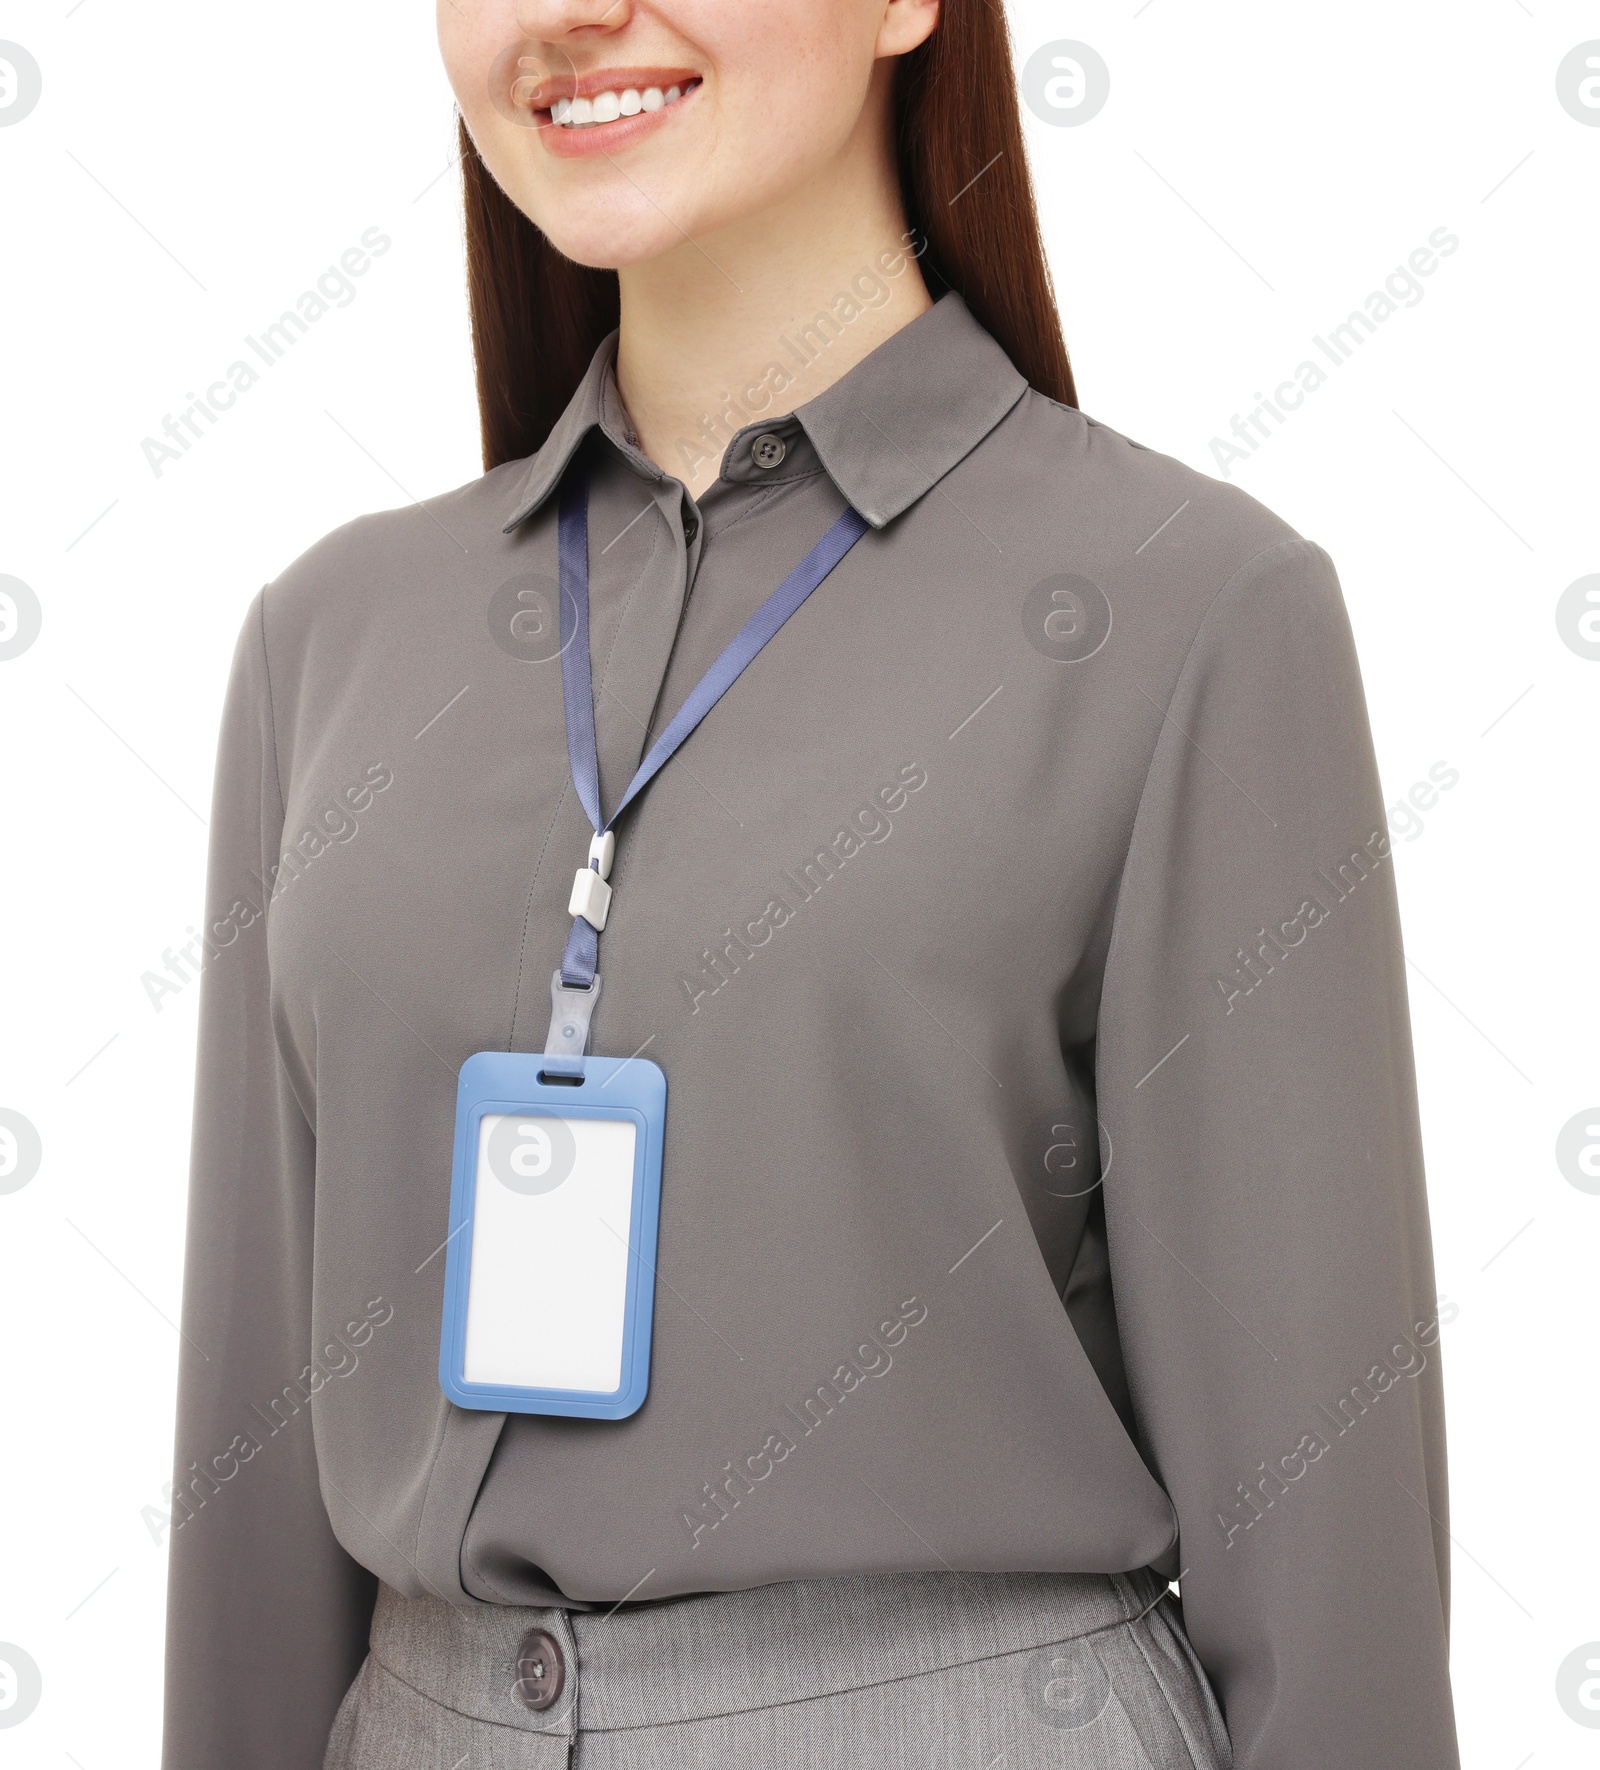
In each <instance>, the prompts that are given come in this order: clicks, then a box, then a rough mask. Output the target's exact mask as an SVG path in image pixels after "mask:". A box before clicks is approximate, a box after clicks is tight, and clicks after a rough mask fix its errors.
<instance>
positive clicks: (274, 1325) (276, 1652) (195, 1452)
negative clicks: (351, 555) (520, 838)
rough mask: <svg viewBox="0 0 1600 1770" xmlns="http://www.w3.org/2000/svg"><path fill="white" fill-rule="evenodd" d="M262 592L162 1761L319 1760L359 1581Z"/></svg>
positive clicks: (251, 634)
mask: <svg viewBox="0 0 1600 1770" xmlns="http://www.w3.org/2000/svg"><path fill="white" fill-rule="evenodd" d="M263 621H264V610H263V601H262V598H261V597H259V596H258V597H257V599H256V601H255V602H254V603H253V604H252V606H251V609H250V612H249V616H248V618H247V620H246V622H245V625H244V629H243V632H242V633H241V635H240V638H239V644H238V648H237V651H236V653H235V656H234V662H233V671H232V676H231V679H230V682H229V687H228V694H227V702H226V708H225V712H224V717H223V727H222V736H221V744H220V749H219V753H218V759H217V775H216V788H215V794H214V802H213V811H212V822H211V853H210V864H209V876H208V883H207V891H206V921H205V938H206V941H207V946H206V955H207V958H206V968H205V971H204V975H203V979H202V987H201V998H200V1036H199V1064H198V1074H197V1084H196V1106H195V1124H194V1146H193V1159H192V1171H191V1181H190V1202H189V1227H188V1242H187V1255H186V1267H185V1278H184V1300H183V1344H182V1353H181V1360H180V1374H179V1393H178V1430H177V1458H176V1471H175V1475H174V1480H173V1529H172V1534H171V1572H170V1583H169V1593H168V1617H167V1671H166V1731H165V1741H164V1750H163V1758H162V1763H163V1770H221V1767H222V1766H224V1765H226V1766H227V1767H228V1770H255V1767H259V1770H268V1767H269V1766H270V1770H319V1766H320V1765H321V1763H322V1755H323V1748H324V1746H325V1744H326V1741H327V1735H328V1728H329V1726H330V1724H331V1722H332V1719H333V1715H334V1711H335V1709H336V1708H337V1706H338V1703H339V1700H340V1697H341V1696H342V1694H343V1692H344V1690H345V1688H346V1687H347V1686H348V1684H349V1683H350V1681H351V1679H352V1678H353V1677H354V1675H355V1672H356V1670H357V1668H358V1666H359V1664H360V1661H361V1657H362V1654H363V1652H364V1651H365V1637H366V1628H367V1621H368V1618H369V1617H370V1614H371V1608H372V1602H373V1596H374V1591H375V1587H374V1583H373V1581H372V1579H371V1576H370V1575H368V1574H367V1573H366V1572H365V1571H364V1570H363V1569H362V1568H360V1567H358V1566H357V1564H356V1563H355V1562H354V1561H353V1560H351V1558H350V1557H349V1556H348V1555H347V1554H346V1553H345V1551H344V1550H343V1549H342V1548H341V1547H340V1546H339V1544H338V1543H337V1542H336V1540H335V1538H334V1535H333V1532H332V1530H331V1528H330V1526H329V1523H328V1517H327V1513H326V1510H325V1508H324V1505H323V1500H322V1496H321V1493H320V1491H319V1487H318V1474H317V1458H316V1450H315V1447H314V1444H313V1441H312V1422H311V1418H310V1410H309V1407H308V1406H304V1405H302V1403H304V1402H305V1401H306V1400H307V1395H306V1388H305V1387H302V1386H301V1381H300V1380H301V1377H302V1373H303V1372H305V1370H306V1367H307V1366H308V1364H309V1363H310V1362H311V1358H312V1346H311V1340H312V1325H311V1324H312V1317H311V1254H312V1207H313V1197H314V1190H315V1139H314V1136H313V1133H312V1129H311V1127H310V1125H309V1124H308V1122H307V1119H306V1116H305V1113H304V1111H303V1110H302V1107H301V1105H300V1103H299V1102H298V1101H297V1099H296V1098H295V1095H294V1093H293V1092H292V1090H291V1088H290V1086H289V1083H288V1080H287V1077H286V1075H285V1072H284V1070H283V1068H282V1066H281V1064H280V1062H279V1057H278V1051H277V1047H276V1044H275V1041H274V1036H273V1025H272V1007H271V1001H270V979H269V969H268V956H267V940H266V921H265V914H264V912H265V909H266V895H265V892H264V890H263V878H265V879H266V880H268V881H270V879H271V878H272V868H273V864H274V862H275V861H276V860H277V858H278V846H277V845H278V839H279V835H280V833H281V829H282V825H283V806H282V799H281V793H280V786H279V780H278V771H277V763H276V753H275V745H274V733H273V722H272V706H271V698H270V687H269V679H268V671H267V655H266V648H265V640H264V629H263Z"/></svg>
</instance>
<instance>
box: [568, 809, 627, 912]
mask: <svg viewBox="0 0 1600 1770" xmlns="http://www.w3.org/2000/svg"><path fill="white" fill-rule="evenodd" d="M616 852H617V833H616V831H615V830H606V831H603V832H602V833H601V834H600V835H597V836H593V837H591V838H590V840H589V864H588V866H586V867H579V868H578V871H577V875H576V877H575V878H574V879H573V881H572V895H571V897H570V898H568V900H567V914H568V915H569V916H582V917H583V919H584V921H586V922H587V923H588V924H589V926H590V927H591V928H593V929H594V930H595V932H596V933H599V932H600V930H601V929H602V928H604V927H605V925H606V917H607V916H608V915H610V913H611V887H610V886H609V885H608V884H607V883H606V879H607V877H608V876H609V874H610V872H611V862H612V861H613V859H615V857H616Z"/></svg>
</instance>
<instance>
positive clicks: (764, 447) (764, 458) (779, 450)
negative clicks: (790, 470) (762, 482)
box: [750, 431, 789, 472]
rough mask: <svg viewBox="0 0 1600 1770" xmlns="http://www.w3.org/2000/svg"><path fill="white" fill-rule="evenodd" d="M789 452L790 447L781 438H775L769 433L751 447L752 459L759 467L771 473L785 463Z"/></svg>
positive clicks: (757, 439) (758, 438) (760, 437)
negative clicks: (784, 460)
mask: <svg viewBox="0 0 1600 1770" xmlns="http://www.w3.org/2000/svg"><path fill="white" fill-rule="evenodd" d="M788 452H789V445H788V444H787V443H786V442H785V441H784V440H783V438H782V437H781V436H774V435H773V434H772V433H771V431H768V432H767V433H766V435H765V436H758V437H757V438H756V440H755V441H754V442H753V443H751V445H750V459H751V460H752V461H754V462H755V464H756V466H757V467H765V468H766V469H767V470H768V471H769V472H770V471H771V470H772V469H773V468H774V467H777V466H780V465H781V464H782V462H783V458H784V456H785V455H787V454H788Z"/></svg>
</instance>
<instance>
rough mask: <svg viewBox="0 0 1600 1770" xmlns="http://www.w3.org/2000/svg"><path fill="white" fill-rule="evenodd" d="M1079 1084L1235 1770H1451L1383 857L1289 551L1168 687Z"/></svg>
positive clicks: (1319, 586) (1193, 1614) (1378, 823)
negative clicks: (1093, 1080)
mask: <svg viewBox="0 0 1600 1770" xmlns="http://www.w3.org/2000/svg"><path fill="white" fill-rule="evenodd" d="M1147 698H1148V697H1147ZM1096 1069H1097V1086H1098V1097H1099V1111H1100V1116H1101V1120H1102V1125H1103V1129H1104V1135H1105V1138H1106V1139H1107V1140H1108V1142H1109V1146H1110V1152H1111V1153H1110V1158H1109V1165H1108V1167H1107V1170H1106V1177H1105V1203H1106V1215H1107V1223H1108V1233H1109V1239H1110V1247H1111V1258H1112V1274H1113V1284H1114V1288H1115V1295H1116V1309H1117V1320H1118V1326H1119V1331H1120V1334H1121V1340H1122V1347H1123V1352H1124V1357H1125V1360H1126V1364H1127V1370H1128V1377H1129V1382H1130V1387H1131V1393H1132V1400H1133V1406H1134V1410H1135V1415H1136V1419H1137V1425H1138V1430H1139V1433H1140V1437H1141V1441H1142V1447H1143V1449H1144V1451H1145V1454H1146V1456H1147V1457H1148V1459H1149V1461H1150V1463H1151V1465H1152V1467H1153V1468H1154V1470H1155V1471H1156V1473H1157V1474H1158V1475H1159V1477H1160V1479H1161V1481H1162V1482H1163V1484H1164V1485H1165V1486H1166V1488H1167V1490H1168V1492H1169V1494H1170V1495H1171V1498H1172V1500H1173V1503H1174V1505H1175V1507H1176V1509H1177V1513H1178V1518H1179V1525H1180V1539H1179V1547H1178V1551H1177V1553H1178V1557H1179V1562H1178V1568H1177V1571H1179V1572H1181V1576H1182V1577H1181V1591H1182V1601H1183V1610H1184V1616H1185V1621H1186V1623H1187V1626H1188V1629H1189V1631H1190V1634H1191V1638H1192V1640H1193V1642H1194V1645H1195V1648H1196V1650H1197V1652H1198V1653H1199V1655H1200V1658H1201V1660H1202V1662H1203V1663H1204V1664H1205V1666H1206V1668H1207V1670H1208V1672H1209V1673H1210V1675H1211V1677H1212V1679H1213V1681H1214V1684H1215V1686H1216V1688H1217V1690H1218V1694H1219V1696H1220V1698H1221V1701H1222V1703H1223V1706H1224V1710H1225V1713H1226V1718H1227V1721H1228V1725H1229V1729H1230V1732H1231V1734H1232V1737H1233V1742H1234V1750H1235V1754H1236V1764H1237V1766H1238V1770H1349V1767H1350V1766H1352V1765H1360V1766H1362V1770H1402V1767H1403V1770H1451V1767H1453V1766H1455V1765H1456V1763H1457V1761H1458V1760H1457V1753H1456V1743H1455V1731H1454V1723H1453V1719H1452V1715H1451V1707H1450V1696H1449V1687H1448V1679H1447V1629H1448V1591H1447V1583H1446V1581H1447V1559H1446V1558H1447V1552H1448V1538H1447V1535H1446V1531H1445V1515H1446V1514H1445V1468H1444V1431H1443V1418H1442V1405H1441V1384H1440V1370H1439V1343H1438V1342H1439V1328H1438V1322H1437V1311H1436V1305H1435V1292H1434V1281H1433V1267H1432V1254H1431V1249H1430V1244H1429V1234H1428V1218H1427V1204H1426V1197H1425V1193H1424V1189H1423V1177H1422V1162H1421V1150H1420V1141H1419V1135H1418V1126H1417V1109H1416V1097H1415V1082H1414V1076H1413V1069H1412V1058H1411V1046H1410V1034H1409V1025H1408V1015H1407V1003H1406V989H1405V971H1404V959H1403V957H1402V953H1401V948H1400V933H1399V920H1398V913H1397V908H1396V893H1395V883H1394V877H1393V858H1392V854H1391V849H1390V842H1389V837H1388V835H1387V833H1386V829H1385V820H1384V811H1383V806H1382V800H1381V796H1380V791H1379V786H1378V780H1377V773H1376V769H1375V766H1374V761H1373V755H1372V746H1371V738H1370V735H1369V731H1368V726H1367V718H1366V712H1365V704H1364V700H1363V696H1362V690H1361V682H1360V676H1359V672H1358V668H1357V664H1356V658H1355V652H1354V647H1353V645H1352V641H1351V636H1350V631H1349V626H1348V623H1347V620H1346V616H1345V611H1344V606H1343V602H1342V599H1341V596H1340V592H1339V587H1338V583H1337V580H1336V578H1335V576H1334V572H1333V568H1332V566H1331V563H1330V562H1329V561H1328V559H1327V556H1326V555H1325V554H1323V553H1322V552H1321V551H1320V549H1318V548H1316V547H1314V546H1311V545H1309V544H1308V543H1305V542H1302V541H1298V540H1289V541H1282V542H1279V543H1277V544H1275V545H1273V546H1269V547H1267V548H1265V549H1264V550H1263V551H1261V552H1260V553H1258V554H1257V555H1256V556H1255V558H1254V559H1252V560H1251V561H1250V562H1249V563H1248V564H1247V565H1246V566H1244V567H1243V568H1242V569H1241V570H1240V571H1238V572H1237V573H1236V574H1235V575H1234V577H1233V578H1232V579H1231V580H1230V581H1229V582H1228V583H1227V584H1226V585H1224V586H1223V588H1222V589H1221V591H1220V593H1219V594H1218V595H1217V597H1216V599H1215V601H1214V602H1213V603H1212V604H1211V607H1210V609H1209V611H1208V612H1207V614H1206V616H1205V618H1204V620H1203V622H1202V624H1201V626H1200V628H1199V631H1198V633H1197V635H1196V638H1195V641H1194V644H1193V646H1192V648H1191V650H1190V652H1189V655H1188V658H1187V660H1186V662H1185V665H1184V667H1183V670H1182V673H1181V675H1180V676H1179V678H1178V681H1177V685H1176V688H1175V690H1174V693H1173V696H1172V699H1171V702H1170V704H1169V705H1168V707H1167V708H1166V712H1165V718H1164V721H1163V725H1162V729H1161V735H1160V738H1159V740H1158V743H1157V747H1156V750H1155V753H1154V756H1153V759H1152V763H1151V766H1150V770H1149V773H1148V776H1147V778H1146V781H1145V784H1144V788H1143V791H1142V795H1141V798H1140V803H1139V809H1138V813H1137V816H1136V819H1135V823H1134V830H1133V835H1132V840H1131V845H1130V849H1129V853H1128V857H1127V862H1126V868H1125V872H1124V875H1123V879H1122V882H1121V885H1120V890H1119V897H1118V903H1117V910H1116V918H1115V924H1114V931H1113V936H1112V942H1111V948H1110V951H1109V954H1108V959H1107V967H1106V974H1105V986H1104V996H1103V1001H1102V1008H1101V1017H1100V1029H1099V1037H1098V1045H1097V1055H1096Z"/></svg>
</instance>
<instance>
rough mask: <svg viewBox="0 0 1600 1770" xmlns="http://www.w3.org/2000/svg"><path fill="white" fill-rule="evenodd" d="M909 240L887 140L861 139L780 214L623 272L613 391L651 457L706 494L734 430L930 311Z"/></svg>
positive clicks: (782, 409) (789, 401) (836, 374)
mask: <svg viewBox="0 0 1600 1770" xmlns="http://www.w3.org/2000/svg"><path fill="white" fill-rule="evenodd" d="M885 133H886V132H885ZM841 161H842V162H843V163H841ZM908 231H909V230H908V227H907V223H906V216H905V209H904V205H903V203H902V201H901V197H900V191H899V185H898V181H897V179H896V177H895V174H894V170H893V160H892V155H891V154H890V152H889V151H888V145H887V141H886V140H881V139H880V140H879V141H877V142H871V141H867V142H861V143H857V142H855V141H854V140H853V141H852V142H850V143H847V144H846V147H845V149H844V150H843V152H842V154H841V156H839V157H837V158H835V159H834V160H832V161H829V162H828V163H827V165H826V166H825V167H824V168H823V169H822V171H821V172H820V173H819V175H818V176H817V177H815V178H814V179H812V180H810V181H809V182H808V183H807V184H806V185H805V186H804V187H802V188H801V189H799V190H797V191H795V192H792V193H790V194H789V195H788V196H786V197H785V198H784V199H783V200H782V201H781V202H780V203H778V204H776V205H773V206H771V207H768V208H766V209H763V210H762V211H761V212H760V213H759V214H757V215H754V216H752V217H749V218H748V219H746V220H744V221H740V222H738V223H735V224H733V225H732V226H728V227H724V228H721V229H719V230H718V231H717V232H715V233H713V234H708V235H706V236H704V237H703V238H701V239H699V240H688V239H685V240H684V242H683V243H682V244H681V245H680V246H677V247H675V248H674V249H673V250H672V251H671V252H667V253H664V254H662V255H661V256H660V257H658V258H653V259H650V260H648V261H647V262H645V263H642V264H637V265H630V266H626V267H625V268H624V269H623V270H622V271H621V273H620V282H621V295H622V325H621V332H620V335H619V338H618V343H617V386H618V390H619V392H620V393H621V395H622V399H623V403H624V404H625V405H626V407H627V409H628V415H629V417H630V418H631V419H632V421H633V425H634V429H635V430H636V431H637V432H638V435H639V441H640V445H641V447H642V448H643V450H644V452H645V453H646V454H647V455H649V457H650V458H651V459H652V460H653V461H654V462H655V463H656V464H657V465H658V466H659V467H661V468H662V469H664V470H665V471H666V472H667V473H670V474H672V475H673V476H674V477H675V478H677V479H680V480H682V481H683V483H684V485H685V486H686V487H687V488H688V490H689V492H690V494H691V495H692V496H693V495H698V493H700V492H701V491H703V490H704V489H705V487H706V486H708V485H709V484H710V483H711V482H712V481H713V480H714V479H715V478H716V477H717V474H718V471H719V470H720V467H721V461H722V454H723V450H724V449H725V448H726V447H727V444H728V441H729V439H730V438H731V437H732V435H733V433H734V432H735V431H737V430H740V429H742V428H743V427H744V426H745V425H747V424H752V423H757V422H760V421H761V420H763V419H776V418H779V417H781V416H783V415H784V414H786V413H788V412H792V411H793V410H794V409H795V408H796V407H797V406H800V405H804V404H805V402H806V401H807V400H810V399H815V398H816V396H817V395H818V394H819V393H821V392H822V391H823V390H824V389H825V388H827V387H830V386H832V385H833V383H834V382H835V381H837V380H839V378H840V377H841V376H843V375H845V374H847V373H848V372H849V371H850V370H851V369H853V368H854V367H855V365H856V364H857V363H859V362H860V361H861V360H862V359H863V358H864V357H866V356H868V355H869V354H870V353H871V352H872V351H874V350H876V349H877V347H878V346H879V345H880V344H882V343H883V341H884V340H885V339H886V338H888V337H890V336H891V335H892V334H893V333H895V332H897V331H899V330H900V328H901V327H902V326H905V325H909V324H910V322H911V321H912V320H914V319H915V318H916V317H917V315H918V314H920V313H923V312H925V311H926V310H927V309H928V307H929V306H931V305H932V303H931V300H930V297H929V295H928V290H927V286H926V285H925V284H924V282H923V280H922V273H921V271H920V270H919V268H918V265H917V260H916V257H915V255H914V253H913V251H912V249H911V248H910V247H909V246H908V243H907V241H908Z"/></svg>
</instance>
